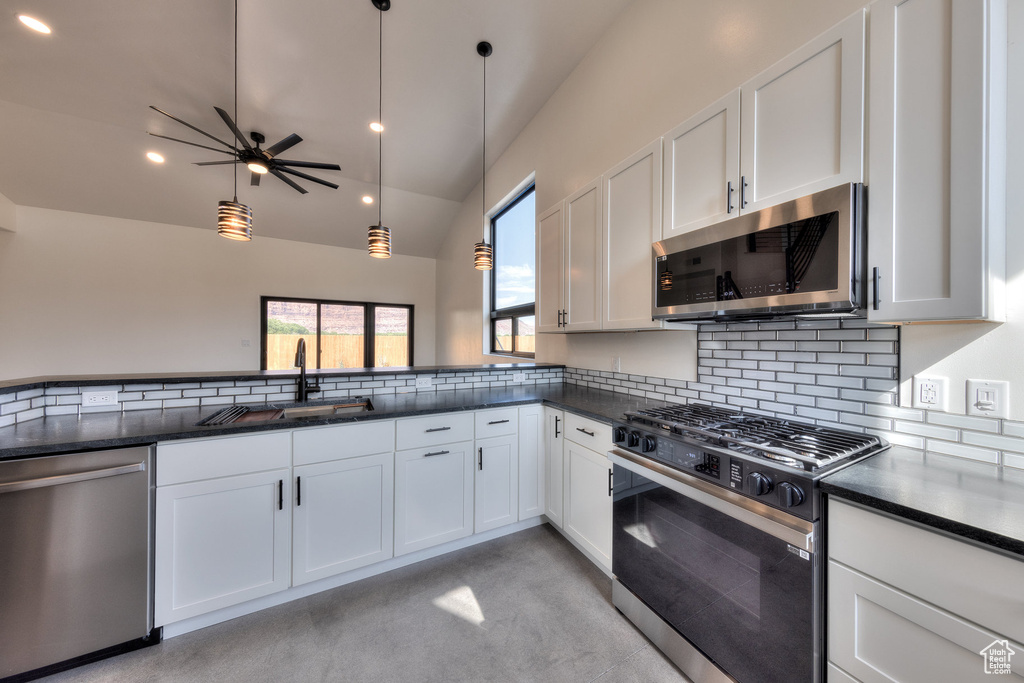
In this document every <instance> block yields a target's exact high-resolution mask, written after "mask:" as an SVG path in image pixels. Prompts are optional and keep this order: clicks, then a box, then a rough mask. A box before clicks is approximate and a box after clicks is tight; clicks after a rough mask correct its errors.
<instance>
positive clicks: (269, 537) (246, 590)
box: [155, 469, 292, 626]
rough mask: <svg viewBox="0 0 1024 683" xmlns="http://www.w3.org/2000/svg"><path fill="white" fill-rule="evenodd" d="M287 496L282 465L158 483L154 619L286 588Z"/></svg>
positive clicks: (168, 618) (172, 618) (168, 619)
mask: <svg viewBox="0 0 1024 683" xmlns="http://www.w3.org/2000/svg"><path fill="white" fill-rule="evenodd" d="M290 500H291V475H290V470H288V469H281V470H270V471H268V472H259V473H256V474H244V475H240V476H235V477H224V478H220V479H213V480H209V481H196V482H190V483H187V484H176V485H173V486H162V487H159V488H157V491H156V598H155V608H156V613H155V623H156V625H157V626H162V625H164V624H169V623H172V622H175V621H179V620H181V619H186V618H188V617H194V616H197V615H200V614H204V613H206V612H211V611H213V610H216V609H221V608H223V607H229V606H231V605H237V604H239V603H242V602H245V601H247V600H252V599H253V598H258V597H262V596H264V595H269V594H271V593H276V592H277V591H280V590H284V589H285V588H287V587H288V586H289V583H290V580H291V573H290V568H291V510H292V508H291V505H289V504H288V502H289V501H290Z"/></svg>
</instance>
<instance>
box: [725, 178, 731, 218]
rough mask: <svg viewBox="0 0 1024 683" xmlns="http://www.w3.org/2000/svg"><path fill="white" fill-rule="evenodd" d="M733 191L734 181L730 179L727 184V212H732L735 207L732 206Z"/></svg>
mask: <svg viewBox="0 0 1024 683" xmlns="http://www.w3.org/2000/svg"><path fill="white" fill-rule="evenodd" d="M732 193H733V189H732V181H731V180H730V181H728V182H727V183H726V184H725V212H726V213H732V209H733V206H732Z"/></svg>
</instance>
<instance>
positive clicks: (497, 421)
mask: <svg viewBox="0 0 1024 683" xmlns="http://www.w3.org/2000/svg"><path fill="white" fill-rule="evenodd" d="M506 422H508V420H491V421H490V422H488V423H487V424H489V425H503V424H505V423H506Z"/></svg>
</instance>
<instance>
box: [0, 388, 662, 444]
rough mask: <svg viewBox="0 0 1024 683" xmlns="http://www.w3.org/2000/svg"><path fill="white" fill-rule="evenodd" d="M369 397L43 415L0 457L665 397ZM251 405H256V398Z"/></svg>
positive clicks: (607, 405)
mask: <svg viewBox="0 0 1024 683" xmlns="http://www.w3.org/2000/svg"><path fill="white" fill-rule="evenodd" d="M392 370H393V368H392ZM370 398H371V400H372V402H373V406H374V410H373V411H372V412H370V413H360V414H358V415H354V416H353V415H349V416H344V417H317V418H304V419H293V420H273V421H269V422H249V423H242V424H233V425H222V426H216V427H198V426H196V423H197V422H199V421H200V420H202V419H204V418H206V417H209V416H210V415H212V414H213V413H215V412H216V411H217V410H219V409H220V408H222V407H223V406H216V407H206V408H169V409H165V410H138V411H129V412H123V413H93V414H88V415H61V416H51V417H44V418H40V419H37V420H29V421H28V422H23V423H21V424H16V425H11V426H9V427H3V428H0V460H5V459H11V458H22V457H28V456H38V455H47V454H57V453H67V452H70V451H77V450H89V449H96V448H117V447H120V446H130V445H135V444H145V443H155V442H157V441H169V440H172V439H194V438H203V437H210V436H222V435H225V434H240V433H245V432H258V431H266V430H273V429H294V428H296V427H309V426H314V425H326V424H337V423H342V422H360V421H365V420H380V419H389V418H396V417H408V416H411V415H425V414H429V413H440V412H449V411H457V410H477V409H480V408H494V407H499V406H508V405H523V404H527V403H538V402H544V403H548V404H551V405H553V406H556V407H560V408H564V409H566V410H571V411H572V412H574V413H578V414H580V415H584V416H587V417H591V418H593V419H595V420H599V421H602V422H611V421H612V420H615V419H618V418H620V417H622V414H623V413H624V412H626V411H627V410H636V409H637V408H638V407H640V406H648V407H653V406H663V405H666V404H665V403H663V402H661V401H653V400H646V399H643V398H638V397H634V396H627V395H625V394H616V393H612V392H610V391H602V390H600V389H588V388H585V387H577V386H575V385H571V384H551V385H535V386H534V385H524V386H514V387H506V388H495V389H475V390H465V391H436V392H435V391H429V392H418V393H409V394H394V395H390V394H388V395H378V396H372V397H370ZM331 403H332V401H310V402H309V403H308V404H305V405H321V404H322V405H329V404H331ZM282 405H283V404H282ZM290 405H294V404H290ZM253 407H254V408H258V406H253Z"/></svg>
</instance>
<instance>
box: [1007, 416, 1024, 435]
mask: <svg viewBox="0 0 1024 683" xmlns="http://www.w3.org/2000/svg"><path fill="white" fill-rule="evenodd" d="M1003 434H1006V435H1007V436H1016V437H1018V438H1022V439H1024V422H1010V421H1008V420H1005V421H1003Z"/></svg>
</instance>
